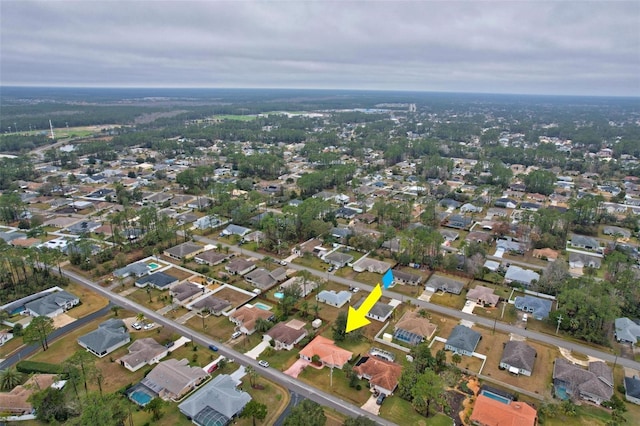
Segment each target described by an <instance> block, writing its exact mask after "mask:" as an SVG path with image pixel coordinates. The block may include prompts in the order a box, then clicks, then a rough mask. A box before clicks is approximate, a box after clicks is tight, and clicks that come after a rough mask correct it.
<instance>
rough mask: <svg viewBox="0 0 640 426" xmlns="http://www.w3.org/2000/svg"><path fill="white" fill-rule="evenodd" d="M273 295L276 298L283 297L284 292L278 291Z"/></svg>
mask: <svg viewBox="0 0 640 426" xmlns="http://www.w3.org/2000/svg"><path fill="white" fill-rule="evenodd" d="M273 297H275V298H276V299H282V298H283V297H284V293H281V292H279V291H278V292H276V293H273Z"/></svg>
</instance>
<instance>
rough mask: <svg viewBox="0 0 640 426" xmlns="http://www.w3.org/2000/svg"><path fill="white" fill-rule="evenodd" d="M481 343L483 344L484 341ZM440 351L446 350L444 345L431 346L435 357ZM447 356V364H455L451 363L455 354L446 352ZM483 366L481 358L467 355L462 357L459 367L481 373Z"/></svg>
mask: <svg viewBox="0 0 640 426" xmlns="http://www.w3.org/2000/svg"><path fill="white" fill-rule="evenodd" d="M480 342H481V343H482V340H481V341H480ZM440 349H444V343H442V342H434V344H433V345H432V346H431V353H432V354H433V355H434V356H435V354H436V352H438V351H439V350H440ZM477 352H478V353H482V352H480V351H477ZM445 354H446V355H447V363H449V364H453V363H452V362H451V357H452V356H453V352H451V351H446V352H445ZM487 362H488V361H487ZM481 366H482V360H481V359H480V358H476V357H472V356H465V355H462V362H461V363H460V364H458V367H460V368H466V369H467V370H469V371H472V372H475V373H477V372H479V371H480V367H481Z"/></svg>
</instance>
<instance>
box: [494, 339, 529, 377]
mask: <svg viewBox="0 0 640 426" xmlns="http://www.w3.org/2000/svg"><path fill="white" fill-rule="evenodd" d="M536 355H537V352H536V350H535V349H533V348H532V347H531V346H529V345H527V344H526V343H525V342H519V341H517V340H511V341H509V342H507V343H506V344H505V345H504V350H503V351H502V359H501V360H500V362H501V363H505V364H508V365H510V366H512V367H516V368H519V369H522V370H526V371H533V364H534V363H535V361H536Z"/></svg>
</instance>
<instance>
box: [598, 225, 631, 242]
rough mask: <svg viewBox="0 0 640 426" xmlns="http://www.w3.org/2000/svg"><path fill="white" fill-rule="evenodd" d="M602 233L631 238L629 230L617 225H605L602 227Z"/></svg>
mask: <svg viewBox="0 0 640 426" xmlns="http://www.w3.org/2000/svg"><path fill="white" fill-rule="evenodd" d="M602 233H603V234H605V235H613V236H615V237H619V238H624V239H629V238H631V231H629V230H628V229H625V228H620V227H619V226H605V227H604V228H603V229H602Z"/></svg>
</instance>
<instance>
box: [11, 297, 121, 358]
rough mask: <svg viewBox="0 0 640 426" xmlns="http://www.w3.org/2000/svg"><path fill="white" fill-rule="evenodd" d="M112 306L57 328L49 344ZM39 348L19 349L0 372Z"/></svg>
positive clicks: (103, 314) (36, 346)
mask: <svg viewBox="0 0 640 426" xmlns="http://www.w3.org/2000/svg"><path fill="white" fill-rule="evenodd" d="M112 306H113V305H112V304H111V303H109V304H108V305H107V306H105V307H104V308H102V309H100V310H99V311H96V312H93V313H91V314H89V315H87V316H84V317H82V318H79V319H77V320H75V321H74V322H72V323H70V324H67V325H65V326H64V327H60V328H58V329H57V330H55V331H54V332H53V333H51V334H50V335H49V344H51V343H52V342H53V341H55V340H56V339H57V338H59V337H61V336H64V335H65V334H67V333H69V332H71V331H73V330H75V329H76V328H79V327H82V326H83V325H85V324H87V323H89V322H91V321H93V320H94V319H96V318H99V317H102V316H105V315H107V314H108V313H109V312H110V311H111V307H112ZM39 348H40V345H39V344H34V345H28V346H25V347H23V348H21V349H20V350H18V351H17V352H16V353H14V354H13V355H11V356H10V357H8V358H7V359H5V360H4V361H3V362H2V363H0V370H4V369H5V368H8V367H12V366H13V365H15V364H17V363H18V361H20V360H21V359H24V358H27V357H29V356H31V355H32V354H33V353H34V352H35V351H37V350H38V349H39Z"/></svg>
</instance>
